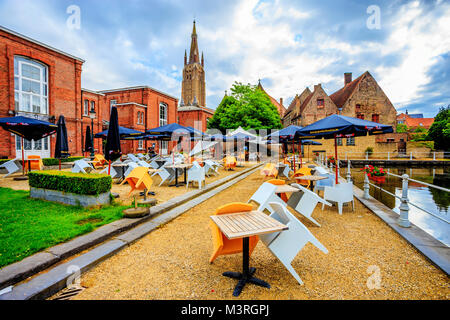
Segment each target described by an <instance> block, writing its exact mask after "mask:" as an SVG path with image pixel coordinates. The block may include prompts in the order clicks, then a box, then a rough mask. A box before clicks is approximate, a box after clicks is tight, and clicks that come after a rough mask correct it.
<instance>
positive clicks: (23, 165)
mask: <svg viewBox="0 0 450 320" xmlns="http://www.w3.org/2000/svg"><path fill="white" fill-rule="evenodd" d="M21 139H22V143H21V144H20V145H21V147H22V148H21V149H22V175H23V176H24V175H25V156H24V154H23V137H21Z"/></svg>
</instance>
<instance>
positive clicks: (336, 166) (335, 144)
mask: <svg viewBox="0 0 450 320" xmlns="http://www.w3.org/2000/svg"><path fill="white" fill-rule="evenodd" d="M334 162H335V163H334V164H335V166H334V167H335V171H336V184H339V181H338V165H337V138H336V134H334Z"/></svg>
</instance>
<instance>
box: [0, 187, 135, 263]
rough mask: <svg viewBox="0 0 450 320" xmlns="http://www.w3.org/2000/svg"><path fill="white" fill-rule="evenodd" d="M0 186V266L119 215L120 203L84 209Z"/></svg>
mask: <svg viewBox="0 0 450 320" xmlns="http://www.w3.org/2000/svg"><path fill="white" fill-rule="evenodd" d="M29 194H30V193H29V192H28V191H16V190H12V189H8V188H0V268H1V267H3V266H6V265H8V264H11V263H13V262H16V261H20V260H22V259H23V258H25V257H27V256H30V255H32V254H34V253H36V252H38V251H41V250H43V249H46V248H49V247H51V246H54V245H56V244H58V243H61V242H65V241H68V240H70V239H72V238H74V237H76V236H79V235H82V234H84V233H88V232H90V231H92V230H94V229H96V228H98V227H100V226H102V225H104V224H107V223H110V222H113V221H115V220H118V219H120V218H121V217H122V210H123V209H125V208H127V207H124V206H117V205H111V206H107V207H103V208H102V209H84V208H82V207H73V206H66V205H62V204H58V203H54V202H47V201H42V200H37V199H31V198H29Z"/></svg>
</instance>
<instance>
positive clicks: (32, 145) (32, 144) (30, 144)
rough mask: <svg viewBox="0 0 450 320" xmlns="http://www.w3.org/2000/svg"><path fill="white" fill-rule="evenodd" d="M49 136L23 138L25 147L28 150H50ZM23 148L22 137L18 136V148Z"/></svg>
mask: <svg viewBox="0 0 450 320" xmlns="http://www.w3.org/2000/svg"><path fill="white" fill-rule="evenodd" d="M48 139H49V137H45V138H42V139H40V140H36V141H35V140H32V141H30V140H26V139H23V149H24V150H26V151H35V150H39V151H41V150H44V151H48V146H49V140H48ZM21 149H22V138H21V137H19V136H16V150H17V151H19V150H21Z"/></svg>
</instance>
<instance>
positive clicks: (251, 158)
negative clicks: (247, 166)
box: [248, 152, 258, 161]
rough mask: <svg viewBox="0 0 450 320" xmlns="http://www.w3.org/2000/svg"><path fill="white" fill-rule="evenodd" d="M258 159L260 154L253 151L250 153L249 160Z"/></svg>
mask: <svg viewBox="0 0 450 320" xmlns="http://www.w3.org/2000/svg"><path fill="white" fill-rule="evenodd" d="M257 160H258V156H257V155H256V153H254V152H252V153H250V154H249V155H248V161H257Z"/></svg>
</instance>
